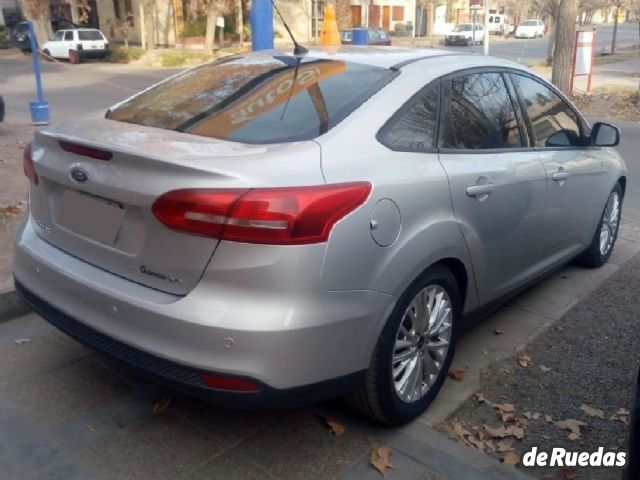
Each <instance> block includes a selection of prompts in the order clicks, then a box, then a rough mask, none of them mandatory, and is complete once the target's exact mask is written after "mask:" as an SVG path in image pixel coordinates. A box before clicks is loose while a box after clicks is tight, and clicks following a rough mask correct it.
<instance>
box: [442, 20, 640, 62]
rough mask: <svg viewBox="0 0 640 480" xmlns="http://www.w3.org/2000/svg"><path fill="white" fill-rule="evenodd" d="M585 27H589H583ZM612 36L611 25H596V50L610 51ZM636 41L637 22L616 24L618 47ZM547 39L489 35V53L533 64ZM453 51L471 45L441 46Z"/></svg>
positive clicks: (543, 54) (479, 49)
mask: <svg viewBox="0 0 640 480" xmlns="http://www.w3.org/2000/svg"><path fill="white" fill-rule="evenodd" d="M584 28H585V29H587V28H591V27H584ZM612 38H613V26H612V25H600V26H597V27H596V42H597V45H598V46H597V48H596V52H602V51H610V49H611V40H612ZM637 43H638V24H637V23H624V24H622V23H621V24H620V25H619V26H618V34H617V40H616V45H617V46H619V47H622V46H627V45H635V44H637ZM548 44H549V39H548V38H547V37H545V38H538V39H517V38H509V39H502V38H500V37H495V36H491V38H490V40H489V53H490V54H491V55H495V56H496V57H502V58H507V59H509V60H513V61H515V62H518V63H524V64H535V63H539V62H542V61H544V60H545V59H546V58H547V46H548ZM443 48H446V49H447V50H453V51H465V50H467V51H471V47H462V46H460V47H443ZM482 48H483V47H482V45H477V46H475V47H474V51H476V52H482Z"/></svg>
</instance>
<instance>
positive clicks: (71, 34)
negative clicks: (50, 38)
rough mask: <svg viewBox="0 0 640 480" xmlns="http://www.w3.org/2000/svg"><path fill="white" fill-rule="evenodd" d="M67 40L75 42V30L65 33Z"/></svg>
mask: <svg viewBox="0 0 640 480" xmlns="http://www.w3.org/2000/svg"><path fill="white" fill-rule="evenodd" d="M64 40H65V42H73V32H66V33H65V34H64Z"/></svg>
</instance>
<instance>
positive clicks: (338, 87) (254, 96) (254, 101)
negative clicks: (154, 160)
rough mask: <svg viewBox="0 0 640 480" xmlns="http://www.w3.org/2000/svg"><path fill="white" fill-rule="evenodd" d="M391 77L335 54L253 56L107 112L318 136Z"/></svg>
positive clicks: (193, 127)
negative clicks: (297, 57)
mask: <svg viewBox="0 0 640 480" xmlns="http://www.w3.org/2000/svg"><path fill="white" fill-rule="evenodd" d="M393 76H394V72H393V71H392V70H388V69H384V68H379V67H372V66H368V65H363V64H358V63H351V62H344V61H339V60H321V59H313V58H304V59H303V60H301V61H300V62H297V61H296V60H295V59H294V58H293V57H290V56H282V57H279V56H273V55H265V54H250V55H246V56H242V57H231V58H228V59H223V60H221V61H218V62H213V63H208V64H205V65H202V66H199V67H196V68H193V69H191V70H187V71H186V72H183V73H181V74H179V75H177V76H175V77H172V78H170V79H168V80H167V81H165V82H162V83H160V84H159V85H156V86H155V87H152V88H151V89H149V90H146V91H144V92H143V93H141V94H139V95H137V96H135V97H133V98H131V99H129V100H127V101H125V102H123V103H121V104H119V105H117V106H116V107H114V108H113V109H112V110H110V111H109V112H107V118H109V119H111V120H117V121H120V122H128V123H135V124H139V125H146V126H149V127H157V128H164V129H168V130H174V131H179V132H188V133H191V134H195V135H202V136H205V137H213V138H220V139H225V140H231V141H236V142H242V143H279V142H291V141H301V140H310V139H313V138H316V137H317V136H319V135H322V134H323V133H326V132H327V131H328V130H330V129H331V128H333V127H334V126H335V125H337V124H338V123H339V122H341V121H342V120H343V119H344V118H345V117H346V116H347V115H349V114H350V113H351V112H353V111H354V110H356V109H357V108H358V107H359V106H360V105H361V104H362V103H363V102H364V101H365V100H367V99H368V98H369V97H370V96H371V95H373V94H374V93H375V92H377V91H378V90H379V89H380V88H382V87H383V86H384V85H385V84H386V83H387V82H389V81H390V80H391V78H392V77H393Z"/></svg>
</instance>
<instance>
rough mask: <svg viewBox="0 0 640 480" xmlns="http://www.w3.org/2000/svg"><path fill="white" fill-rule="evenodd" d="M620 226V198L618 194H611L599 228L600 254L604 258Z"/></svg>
mask: <svg viewBox="0 0 640 480" xmlns="http://www.w3.org/2000/svg"><path fill="white" fill-rule="evenodd" d="M619 224H620V196H619V195H618V192H611V195H609V199H608V200H607V205H606V206H605V208H604V213H603V214H602V226H601V227H600V254H601V255H602V256H603V257H604V256H606V255H607V254H608V253H609V252H610V250H611V248H612V247H613V242H614V241H615V238H616V234H617V233H618V226H619Z"/></svg>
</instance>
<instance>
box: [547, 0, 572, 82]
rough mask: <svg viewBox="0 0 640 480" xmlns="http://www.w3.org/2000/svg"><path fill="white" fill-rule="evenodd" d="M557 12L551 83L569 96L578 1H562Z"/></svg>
mask: <svg viewBox="0 0 640 480" xmlns="http://www.w3.org/2000/svg"><path fill="white" fill-rule="evenodd" d="M557 12H558V14H557V17H556V22H555V26H556V28H555V47H554V52H553V68H552V72H551V81H552V82H553V83H554V84H555V85H556V87H558V88H559V89H560V90H561V91H562V92H564V93H565V94H569V93H570V92H569V89H570V86H571V61H572V58H571V57H572V54H573V42H574V37H575V28H576V17H577V16H578V0H562V1H561V2H560V4H559V6H558V11H557Z"/></svg>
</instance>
